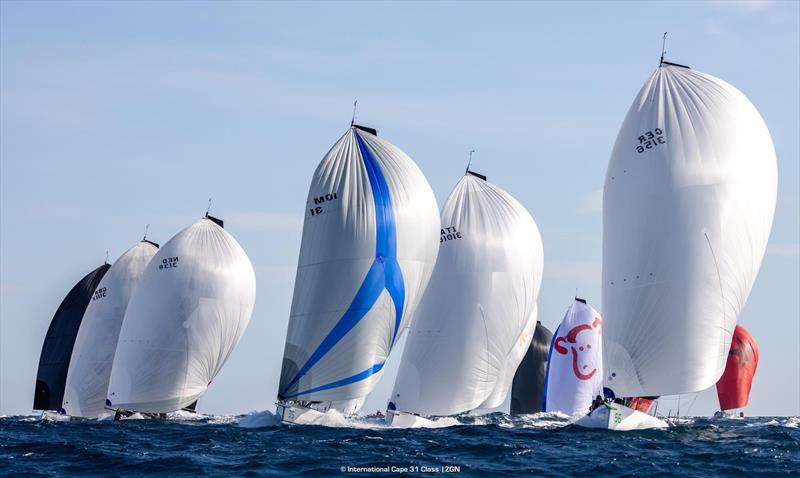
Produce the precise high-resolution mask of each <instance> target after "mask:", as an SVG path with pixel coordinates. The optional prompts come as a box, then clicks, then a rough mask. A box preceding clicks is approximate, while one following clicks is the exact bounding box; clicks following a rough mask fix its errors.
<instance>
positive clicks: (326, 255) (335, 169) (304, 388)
mask: <svg viewBox="0 0 800 478" xmlns="http://www.w3.org/2000/svg"><path fill="white" fill-rule="evenodd" d="M438 230H439V216H438V213H437V206H436V198H435V197H434V195H433V191H432V190H431V188H430V185H429V184H428V181H427V180H426V179H425V176H424V175H423V174H422V172H421V171H420V170H419V168H418V167H417V165H416V164H415V163H414V162H413V161H412V160H411V158H409V157H408V156H407V155H406V154H405V153H403V152H402V151H401V150H400V149H398V148H397V147H396V146H394V145H392V144H391V143H389V142H387V141H384V140H383V139H381V138H379V137H377V136H376V135H374V134H372V133H370V132H367V131H364V130H363V129H360V127H357V126H354V127H352V128H350V129H349V130H348V131H347V132H346V133H345V134H344V136H342V137H341V139H339V141H338V142H337V143H336V144H335V145H334V146H333V147H332V148H331V150H330V151H329V152H328V154H327V155H326V156H325V158H324V159H323V160H322V162H321V163H320V164H319V166H318V167H317V170H316V172H315V173H314V177H313V179H312V181H311V187H310V188H309V194H308V201H307V204H306V212H305V222H304V225H303V239H302V244H301V247H300V258H299V261H298V266H297V278H296V280H295V288H294V298H293V301H292V309H291V316H290V319H289V330H288V332H287V336H286V347H285V350H284V358H283V368H282V371H281V381H280V386H279V393H278V395H279V398H281V399H285V400H293V401H294V400H296V401H313V402H334V403H333V404H332V407H334V408H337V409H344V408H346V409H347V411H353V410H352V409H353V408H358V407H359V406H360V404H361V403H363V400H361V399H363V397H365V396H366V395H367V394H369V392H371V391H372V389H373V388H374V386H375V384H376V382H377V380H378V379H379V377H380V376H381V373H382V370H383V365H384V363H385V361H386V358H387V357H388V356H389V352H390V351H391V349H392V347H393V345H394V344H395V343H396V342H397V339H398V338H399V337H398V336H399V333H400V332H401V331H402V329H403V328H404V327H405V326H406V325H407V323H408V321H409V319H410V317H411V316H412V315H413V314H414V311H415V309H416V308H417V304H418V303H419V300H420V297H421V295H422V292H423V290H424V289H425V286H426V285H427V283H428V280H429V278H430V275H431V271H432V270H433V266H434V264H435V262H436V254H437V252H438V248H439V244H438V241H437V237H436V232H437V231H438ZM342 407H344V408H342Z"/></svg>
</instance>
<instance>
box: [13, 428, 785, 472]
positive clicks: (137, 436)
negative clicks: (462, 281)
mask: <svg viewBox="0 0 800 478" xmlns="http://www.w3.org/2000/svg"><path fill="white" fill-rule="evenodd" d="M672 425H673V426H671V427H670V428H669V429H667V430H646V431H637V432H625V433H620V432H609V431H605V430H585V429H581V428H578V427H575V426H573V425H570V424H569V420H568V419H567V418H566V417H565V416H559V415H556V414H536V415H527V416H517V417H512V416H509V415H505V414H501V413H494V414H490V415H483V416H468V415H467V416H461V417H457V418H449V419H443V420H441V421H439V422H437V423H436V424H435V426H434V427H432V428H414V429H392V428H387V427H385V426H384V425H383V422H382V421H381V420H380V419H377V418H361V419H357V420H348V419H345V418H343V417H342V416H341V415H336V414H335V413H329V416H327V417H326V421H325V425H317V426H287V425H280V424H278V423H277V421H276V419H275V417H274V415H272V414H271V413H270V412H261V413H252V414H249V415H242V416H204V415H196V416H195V415H190V414H178V415H171V416H170V417H169V418H168V419H166V420H158V419H128V420H123V421H120V422H114V421H112V420H84V421H58V420H53V419H50V418H46V417H45V418H42V417H40V416H0V476H9V475H15V474H17V475H20V476H22V475H24V476H37V475H41V476H76V475H95V476H112V475H113V476H360V477H361V476H363V477H366V476H399V475H403V476H443V475H449V476H508V475H516V474H523V473H524V474H534V475H539V476H558V477H566V476H682V477H689V476H703V477H705V476H790V475H794V476H798V475H800V418H798V417H758V418H746V419H724V420H712V419H708V418H686V419H680V420H678V421H673V422H672Z"/></svg>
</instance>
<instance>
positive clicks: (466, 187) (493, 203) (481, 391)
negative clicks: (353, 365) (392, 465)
mask: <svg viewBox="0 0 800 478" xmlns="http://www.w3.org/2000/svg"><path fill="white" fill-rule="evenodd" d="M441 222H442V229H441V236H440V241H441V245H440V251H439V258H438V260H437V261H436V268H435V269H434V272H433V276H432V277H431V282H430V284H429V285H428V289H427V290H426V292H425V295H424V296H423V299H422V302H421V303H420V308H419V310H418V311H417V314H416V316H415V317H414V321H413V322H412V324H411V328H410V329H409V335H408V338H407V339H406V346H405V349H404V350H403V356H402V359H401V361H400V367H399V371H398V375H397V380H396V382H395V386H394V390H393V392H392V395H391V398H390V401H391V402H392V403H391V404H390V405H389V407H390V408H391V407H392V406H394V407H396V409H397V410H399V411H404V412H411V413H417V414H421V415H427V416H433V415H454V414H457V413H461V412H464V411H468V410H472V409H475V408H492V407H496V406H499V405H500V404H502V403H503V401H504V400H505V398H506V395H507V394H508V390H509V388H510V387H511V382H512V381H513V378H514V373H515V372H516V369H517V366H518V365H519V362H520V361H521V360H522V357H523V356H524V354H525V351H526V350H527V348H528V346H529V345H530V343H531V339H532V338H533V331H534V330H535V327H536V315H537V307H536V300H537V297H538V295H539V286H540V284H541V278H542V267H543V255H544V253H543V249H542V239H541V236H540V235H539V230H538V228H537V227H536V223H535V222H534V220H533V218H532V217H531V215H530V214H529V213H528V211H527V210H526V209H525V207H524V206H522V204H520V203H519V202H518V201H517V200H516V199H514V198H513V197H512V196H511V195H510V194H508V193H507V192H505V191H503V190H502V189H500V188H498V187H497V186H495V185H493V184H491V183H488V182H486V181H485V180H483V179H480V178H478V177H475V176H473V175H472V174H468V175H466V176H464V178H463V179H461V181H459V183H458V184H457V185H456V187H455V188H454V189H453V192H452V193H451V194H450V197H449V198H448V199H447V202H446V203H445V205H444V207H443V208H442V215H441Z"/></svg>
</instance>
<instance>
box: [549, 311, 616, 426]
mask: <svg viewBox="0 0 800 478" xmlns="http://www.w3.org/2000/svg"><path fill="white" fill-rule="evenodd" d="M602 330H603V319H602V318H601V317H600V314H599V313H598V312H597V311H596V310H594V308H593V307H592V306H591V305H589V304H587V303H586V300H585V299H581V298H578V297H576V298H575V301H574V302H573V303H572V304H571V305H570V306H569V308H568V309H567V313H566V314H565V315H564V319H563V320H562V321H561V324H560V325H559V326H558V328H557V329H556V332H555V334H554V335H553V341H552V342H551V343H550V350H549V359H548V361H547V376H546V378H545V386H544V398H543V408H544V411H546V412H560V413H564V414H566V415H569V416H571V417H576V416H582V415H586V414H587V413H589V407H590V406H591V405H592V400H594V398H595V397H596V396H597V395H599V394H602V389H603V341H602Z"/></svg>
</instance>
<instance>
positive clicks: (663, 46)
mask: <svg viewBox="0 0 800 478" xmlns="http://www.w3.org/2000/svg"><path fill="white" fill-rule="evenodd" d="M666 47H667V32H664V38H662V39H661V61H660V62H658V65H659V66H661V65H663V64H664V56H665V55H666V54H667V50H666Z"/></svg>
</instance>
